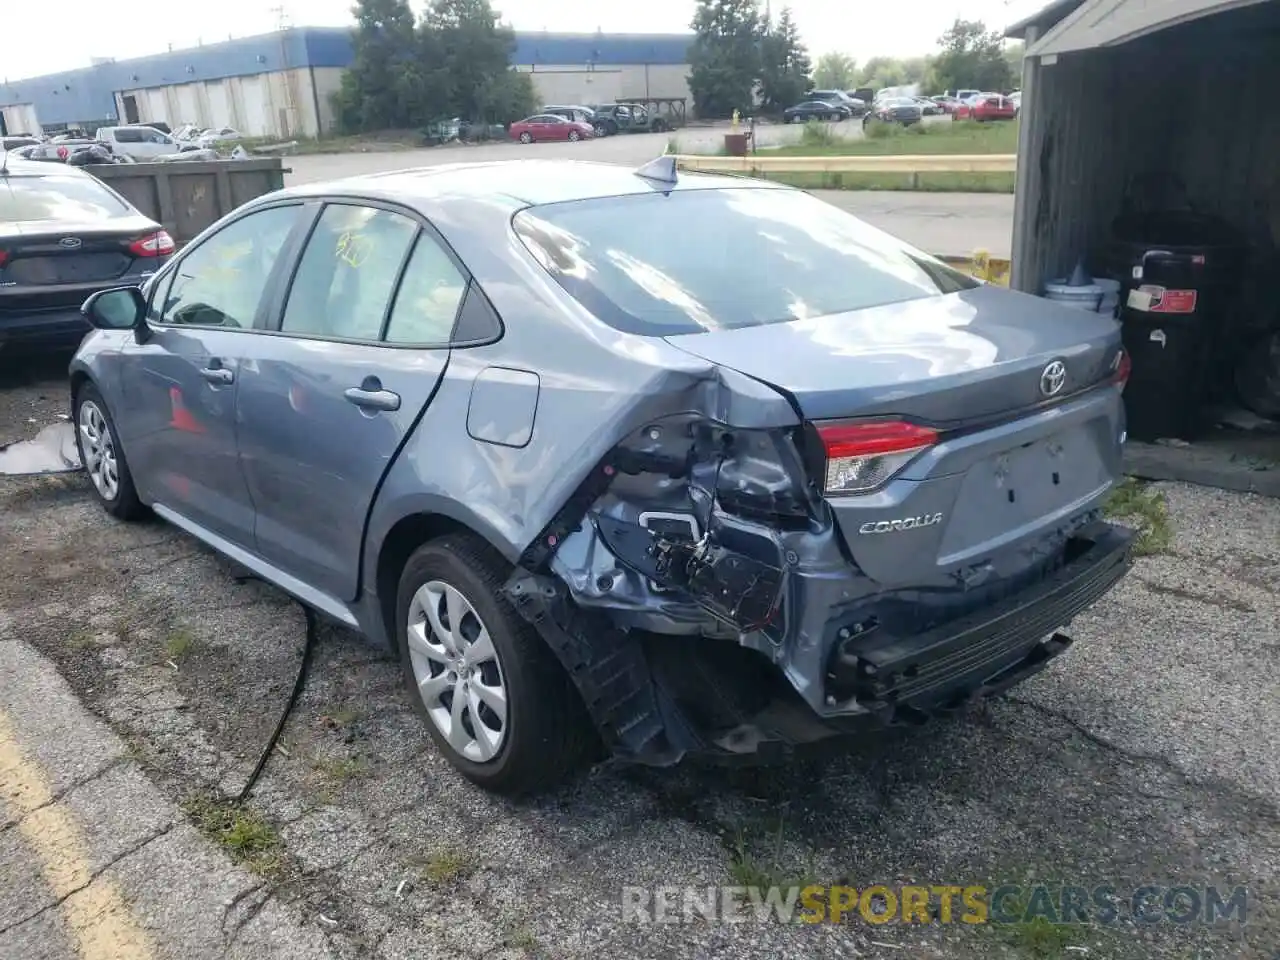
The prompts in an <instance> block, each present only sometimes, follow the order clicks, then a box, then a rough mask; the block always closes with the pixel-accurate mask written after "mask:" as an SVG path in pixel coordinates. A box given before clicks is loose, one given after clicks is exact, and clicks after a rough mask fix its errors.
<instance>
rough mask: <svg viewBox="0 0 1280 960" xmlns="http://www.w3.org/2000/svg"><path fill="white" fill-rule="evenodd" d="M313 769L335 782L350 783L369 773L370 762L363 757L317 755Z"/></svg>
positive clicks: (313, 762) (312, 762)
mask: <svg viewBox="0 0 1280 960" xmlns="http://www.w3.org/2000/svg"><path fill="white" fill-rule="evenodd" d="M311 769H312V770H314V771H315V772H316V773H318V774H320V775H321V776H322V777H324V778H325V779H326V780H329V781H331V782H333V783H349V782H351V781H352V780H359V779H360V778H361V777H363V776H364V775H365V774H367V773H368V772H369V763H368V761H367V760H365V759H364V758H363V757H317V758H315V759H314V760H312V761H311Z"/></svg>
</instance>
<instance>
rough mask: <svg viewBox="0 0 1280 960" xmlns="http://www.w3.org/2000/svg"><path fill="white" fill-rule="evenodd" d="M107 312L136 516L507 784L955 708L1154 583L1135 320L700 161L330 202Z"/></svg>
mask: <svg viewBox="0 0 1280 960" xmlns="http://www.w3.org/2000/svg"><path fill="white" fill-rule="evenodd" d="M85 312H86V314H87V315H88V317H89V318H90V319H91V320H92V322H93V323H94V324H95V326H96V327H97V328H98V330H97V331H96V332H95V333H93V334H92V335H90V336H89V337H88V338H87V339H86V341H85V343H84V344H83V346H82V347H81V349H80V351H79V353H78V355H77V356H76V357H75V359H74V361H73V363H72V368H71V390H72V398H73V399H72V409H73V417H74V422H75V424H76V425H77V427H78V437H79V443H80V448H81V452H82V455H83V460H84V463H85V465H86V467H87V469H88V472H89V474H90V476H91V477H92V479H93V483H94V487H95V489H96V490H97V495H98V497H100V498H101V501H102V503H103V505H104V506H105V507H106V509H107V510H108V512H110V513H111V514H112V515H114V516H116V517H119V518H121V519H132V518H135V517H138V516H140V515H141V514H143V513H144V512H145V511H146V510H147V508H149V509H150V510H152V511H154V512H155V513H157V514H159V515H160V516H161V517H163V518H164V519H166V520H168V521H171V522H172V523H174V524H176V525H177V526H179V527H181V528H182V529H184V530H186V531H188V532H189V533H191V534H193V535H194V536H196V537H198V538H199V539H201V540H203V541H205V542H206V543H208V544H210V545H212V546H213V547H214V548H215V549H217V550H219V551H221V552H222V553H223V554H225V555H226V556H228V557H230V558H232V559H234V560H235V561H236V562H238V563H239V564H241V565H243V566H245V567H247V568H249V569H250V570H252V571H254V572H255V573H256V574H258V575H259V576H261V577H263V578H264V579H266V580H268V581H270V582H272V583H274V584H276V585H278V586H279V587H280V588H281V589H282V590H284V591H287V592H288V593H290V594H292V595H293V596H294V597H297V598H298V599H299V600H301V601H302V602H303V603H305V604H308V605H310V606H311V607H312V608H314V609H316V610H318V611H320V612H322V613H323V614H325V615H327V616H329V617H331V618H333V619H334V620H336V621H338V622H340V623H343V624H346V625H348V626H350V627H352V628H355V629H357V630H359V631H362V632H363V633H364V634H365V635H367V636H368V637H370V638H373V639H375V640H378V641H384V642H386V643H389V644H390V645H391V647H392V648H393V649H394V650H395V651H396V653H397V655H398V657H399V658H400V662H401V664H402V665H403V673H404V680H405V684H406V687H407V689H408V691H409V696H410V697H411V699H412V701H413V703H414V706H415V708H416V709H417V711H418V712H419V713H420V715H421V717H422V719H423V721H424V722H425V725H426V728H427V730H428V732H429V733H430V735H431V736H432V737H433V738H434V740H435V742H436V743H437V744H438V746H439V749H440V750H441V752H442V753H443V754H444V755H445V756H447V757H448V759H449V760H450V761H451V762H452V763H453V764H454V765H455V766H456V767H457V768H458V769H459V770H461V771H462V773H463V774H465V775H466V776H467V777H469V778H470V779H472V780H473V781H475V782H476V783H478V784H481V785H483V786H484V787H486V788H489V789H492V790H496V791H503V792H513V793H518V792H527V791H532V790H537V789H540V788H543V787H546V786H549V785H552V784H554V783H556V782H557V781H559V780H561V779H562V778H564V777H565V776H566V775H568V774H569V772H570V771H572V770H573V769H574V767H575V766H576V765H577V764H578V763H580V762H581V761H582V760H583V759H584V758H585V757H588V756H590V755H592V754H594V753H595V752H596V751H597V749H598V744H599V742H600V741H603V743H604V744H605V745H606V746H607V747H608V748H609V749H610V750H611V751H613V753H614V754H615V755H618V756H620V757H623V758H626V759H629V760H633V761H639V762H644V763H650V764H670V763H674V762H676V761H678V760H679V759H680V758H681V757H683V756H685V755H686V754H691V753H715V754H721V755H732V754H753V753H758V752H768V751H771V750H775V749H786V748H788V747H790V746H794V745H798V744H803V743H807V742H811V741H816V740H820V739H824V738H828V737H833V736H838V735H841V734H847V733H850V732H856V731H858V730H862V729H864V728H865V725H866V724H867V723H868V722H869V721H878V722H880V723H914V722H917V721H920V720H923V719H925V718H927V717H929V716H931V715H934V714H936V713H939V712H942V711H947V710H950V709H953V708H955V707H957V706H960V705H962V704H964V703H967V702H969V701H971V700H973V699H974V698H977V697H982V696H987V695H990V694H993V693H997V692H999V691H1001V690H1003V689H1005V688H1007V687H1008V686H1010V685H1011V684H1013V683H1016V682H1018V681H1019V680H1021V679H1023V678H1024V677H1027V676H1029V675H1030V674H1032V673H1034V672H1036V671H1037V670H1039V669H1041V668H1042V667H1043V666H1044V665H1045V664H1046V663H1048V662H1049V661H1050V660H1052V659H1053V658H1054V657H1055V656H1057V655H1058V654H1060V653H1062V652H1063V651H1064V650H1066V649H1067V647H1068V646H1069V645H1070V643H1071V640H1070V638H1069V637H1067V636H1066V635H1065V634H1064V633H1062V632H1061V629H1062V628H1063V627H1064V626H1065V625H1066V624H1068V622H1069V621H1071V619H1072V618H1073V617H1075V616H1076V615H1077V614H1078V613H1080V612H1081V611H1082V610H1084V609H1085V608H1087V607H1088V606H1089V605H1091V604H1092V603H1093V602H1094V601H1096V600H1097V599H1098V598H1099V597H1101V596H1102V595H1103V594H1104V593H1105V592H1106V591H1107V590H1108V589H1109V588H1110V587H1111V586H1112V585H1113V584H1114V583H1115V582H1116V581H1117V580H1118V579H1119V578H1120V577H1121V576H1122V575H1123V573H1124V572H1125V570H1126V569H1127V568H1128V566H1129V563H1130V560H1129V542H1130V535H1129V534H1128V533H1127V532H1125V531H1123V530H1120V529H1117V528H1115V527H1112V526H1111V525H1109V524H1107V523H1106V522H1104V520H1103V519H1102V506H1103V502H1104V500H1105V498H1106V496H1107V494H1108V492H1109V491H1110V489H1111V488H1112V486H1113V484H1114V483H1115V481H1116V478H1117V475H1118V473H1119V470H1120V457H1121V449H1122V443H1123V441H1124V429H1125V427H1124V421H1123V412H1122V405H1121V390H1122V388H1123V385H1124V381H1125V378H1126V376H1127V371H1128V365H1127V360H1126V357H1125V354H1124V352H1123V350H1122V348H1121V342H1120V332H1119V328H1118V325H1117V324H1116V323H1115V322H1114V321H1113V320H1111V319H1110V318H1107V317H1103V316H1101V315H1096V314H1085V313H1081V312H1080V311H1077V310H1071V309H1067V308H1065V307H1062V306H1059V305H1056V304H1053V303H1049V302H1046V301H1042V300H1039V299H1036V298H1033V297H1030V296H1025V295H1022V294H1019V293H1013V292H1010V291H1008V290H1005V289H1000V288H997V287H993V286H988V285H985V284H982V283H980V282H978V281H976V280H973V279H971V278H969V277H968V276H965V275H963V274H961V273H957V272H956V271H955V270H953V269H951V268H949V267H948V266H946V265H945V264H943V263H942V262H940V261H939V260H937V259H935V258H934V257H932V256H929V255H927V254H924V253H922V252H920V251H918V250H915V249H913V248H911V247H909V246H907V245H905V244H903V243H901V242H899V241H897V240H895V239H893V238H892V237H890V236H888V235H886V234H884V233H881V232H880V231H878V230H875V229H873V228H871V227H869V226H867V225H866V224H864V223H863V222H861V221H860V220H858V219H856V218H854V217H852V216H850V215H849V214H847V213H844V212H843V211H841V210H839V209H837V208H836V207H833V206H829V205H827V204H826V203H823V202H822V201H820V200H817V199H816V198H814V197H812V196H809V195H808V194H805V193H803V192H801V191H798V190H794V189H791V188H788V187H784V186H781V185H778V184H771V183H764V182H756V181H750V180H743V179H738V178H724V177H714V176H702V175H695V174H679V175H678V176H677V174H676V170H675V166H674V163H673V162H672V160H671V158H663V159H661V160H658V161H654V163H652V164H649V165H646V166H645V167H642V168H640V169H639V170H635V171H633V170H630V169H626V168H622V167H618V166H612V165H607V164H591V163H581V162H569V161H550V160H548V161H534V160H526V161H514V162H505V163H479V164H459V165H453V166H440V167H433V168H429V169H423V170H407V171H401V172H396V173H388V174H379V175H371V176H364V177H360V178H356V179H349V180H343V181H338V182H333V183H320V184H308V185H305V186H297V187H291V188H289V189H286V190H282V191H277V192H275V193H272V194H270V195H268V196H266V197H262V198H260V199H258V200H255V201H253V202H251V203H250V204H248V205H246V206H244V207H242V208H240V209H239V210H237V211H235V212H234V213H232V214H231V215H229V216H228V217H226V218H224V219H223V220H222V221H221V222H219V223H218V224H216V225H214V226H213V227H211V228H210V229H209V230H207V231H206V232H205V233H204V234H202V235H201V236H200V237H199V238H197V239H196V240H195V241H193V242H192V243H191V244H190V245H188V246H187V247H186V248H185V249H183V250H182V251H181V253H179V254H178V255H177V256H176V257H175V258H174V260H173V262H171V263H169V264H168V265H167V266H166V267H165V268H164V269H163V270H162V271H161V272H160V273H159V274H158V275H157V276H156V277H154V278H153V279H152V280H151V281H149V282H148V283H147V284H146V285H145V287H143V288H142V289H138V288H134V287H130V288H126V289H121V290H118V291H113V292H108V293H102V294H98V295H96V296H95V297H93V298H91V299H90V300H89V301H87V302H86V304H85Z"/></svg>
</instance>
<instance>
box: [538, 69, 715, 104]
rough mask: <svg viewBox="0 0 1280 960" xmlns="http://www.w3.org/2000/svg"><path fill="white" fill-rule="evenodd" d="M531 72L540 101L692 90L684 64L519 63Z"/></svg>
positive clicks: (602, 100) (665, 94) (649, 95)
mask: <svg viewBox="0 0 1280 960" xmlns="http://www.w3.org/2000/svg"><path fill="white" fill-rule="evenodd" d="M516 69H517V70H522V71H524V72H526V73H530V74H531V76H532V77H533V85H534V89H536V90H537V91H538V101H539V103H566V104H567V103H613V102H614V101H616V100H647V99H650V98H652V97H684V98H685V99H687V100H690V101H691V102H692V97H691V96H690V94H689V68H688V67H687V66H684V65H682V64H650V65H645V64H636V65H627V66H605V65H598V66H596V67H595V68H594V69H587V68H586V67H585V66H583V65H582V64H561V65H558V66H551V65H548V66H543V65H541V64H539V65H538V67H537V68H532V67H527V66H524V67H520V66H518V67H516Z"/></svg>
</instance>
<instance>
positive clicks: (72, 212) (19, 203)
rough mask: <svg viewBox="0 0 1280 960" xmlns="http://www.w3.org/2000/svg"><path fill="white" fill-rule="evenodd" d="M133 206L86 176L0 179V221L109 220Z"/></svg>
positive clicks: (129, 211) (129, 213)
mask: <svg viewBox="0 0 1280 960" xmlns="http://www.w3.org/2000/svg"><path fill="white" fill-rule="evenodd" d="M135 215H136V214H135V212H134V210H133V209H132V208H131V207H130V206H129V205H128V204H126V203H125V202H124V201H123V200H121V199H120V198H119V197H117V196H116V195H115V194H114V193H112V192H111V191H110V190H108V189H107V188H106V187H104V186H103V185H102V184H101V183H100V182H99V181H97V180H95V179H94V178H93V177H90V176H83V177H74V176H72V177H69V176H65V175H63V176H51V177H6V178H5V179H4V180H0V222H3V221H6V220H8V221H20V220H61V221H79V222H80V223H84V222H85V221H91V220H111V219H114V218H117V217H131V216H135Z"/></svg>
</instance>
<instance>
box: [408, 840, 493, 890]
mask: <svg viewBox="0 0 1280 960" xmlns="http://www.w3.org/2000/svg"><path fill="white" fill-rule="evenodd" d="M477 866H479V864H477V863H476V861H475V858H473V857H472V856H471V855H470V854H468V853H465V852H463V851H462V850H458V849H457V848H454V847H446V848H445V849H443V850H437V851H435V852H434V853H432V854H431V855H430V856H429V857H427V862H426V863H425V864H423V866H422V870H421V871H419V876H421V877H422V879H423V880H424V881H426V882H427V883H428V884H430V885H431V886H433V887H446V886H449V885H451V884H454V883H457V882H458V881H460V880H465V879H466V878H467V877H469V876H471V874H473V873H474V872H475V870H476V867H477Z"/></svg>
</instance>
